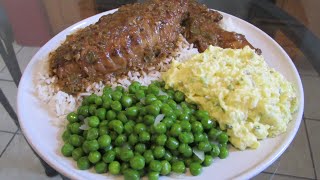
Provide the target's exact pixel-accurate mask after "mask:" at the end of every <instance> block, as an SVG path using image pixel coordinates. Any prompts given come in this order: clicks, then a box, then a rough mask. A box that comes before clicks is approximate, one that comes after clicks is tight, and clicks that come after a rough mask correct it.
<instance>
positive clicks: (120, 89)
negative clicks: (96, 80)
mask: <svg viewBox="0 0 320 180" xmlns="http://www.w3.org/2000/svg"><path fill="white" fill-rule="evenodd" d="M115 91H119V92H124V88H123V87H122V86H117V87H116V89H115Z"/></svg>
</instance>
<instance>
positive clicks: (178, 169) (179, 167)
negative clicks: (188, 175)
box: [171, 161, 186, 173]
mask: <svg viewBox="0 0 320 180" xmlns="http://www.w3.org/2000/svg"><path fill="white" fill-rule="evenodd" d="M171 168H172V171H173V172H175V173H184V172H185V171H186V166H185V165H184V163H183V162H182V161H177V162H174V163H172V167H171Z"/></svg>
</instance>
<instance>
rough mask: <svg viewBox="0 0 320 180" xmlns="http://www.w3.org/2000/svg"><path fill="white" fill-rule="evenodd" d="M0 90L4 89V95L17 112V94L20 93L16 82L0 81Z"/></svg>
mask: <svg viewBox="0 0 320 180" xmlns="http://www.w3.org/2000/svg"><path fill="white" fill-rule="evenodd" d="M0 88H1V89H2V91H3V93H4V95H5V96H6V97H7V99H8V101H9V103H10V104H11V106H12V108H13V109H14V110H15V111H16V110H17V104H16V103H17V92H18V88H17V86H16V85H15V84H14V82H8V81H0ZM16 112H17V111H16Z"/></svg>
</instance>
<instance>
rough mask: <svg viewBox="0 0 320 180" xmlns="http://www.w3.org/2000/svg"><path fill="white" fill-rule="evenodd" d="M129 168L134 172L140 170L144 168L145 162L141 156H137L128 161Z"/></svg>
mask: <svg viewBox="0 0 320 180" xmlns="http://www.w3.org/2000/svg"><path fill="white" fill-rule="evenodd" d="M130 166H131V167H132V168H133V169H135V170H141V169H143V168H144V166H145V160H144V157H143V156H140V155H137V156H135V157H133V158H132V159H131V160H130Z"/></svg>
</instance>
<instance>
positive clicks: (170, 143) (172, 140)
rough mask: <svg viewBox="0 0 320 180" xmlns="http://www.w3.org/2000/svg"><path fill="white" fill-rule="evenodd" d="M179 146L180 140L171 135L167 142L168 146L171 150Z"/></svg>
mask: <svg viewBox="0 0 320 180" xmlns="http://www.w3.org/2000/svg"><path fill="white" fill-rule="evenodd" d="M178 146H179V141H178V140H177V139H176V138H174V137H169V138H168V140H167V142H166V147H167V148H169V149H171V150H174V149H177V148H178Z"/></svg>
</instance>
